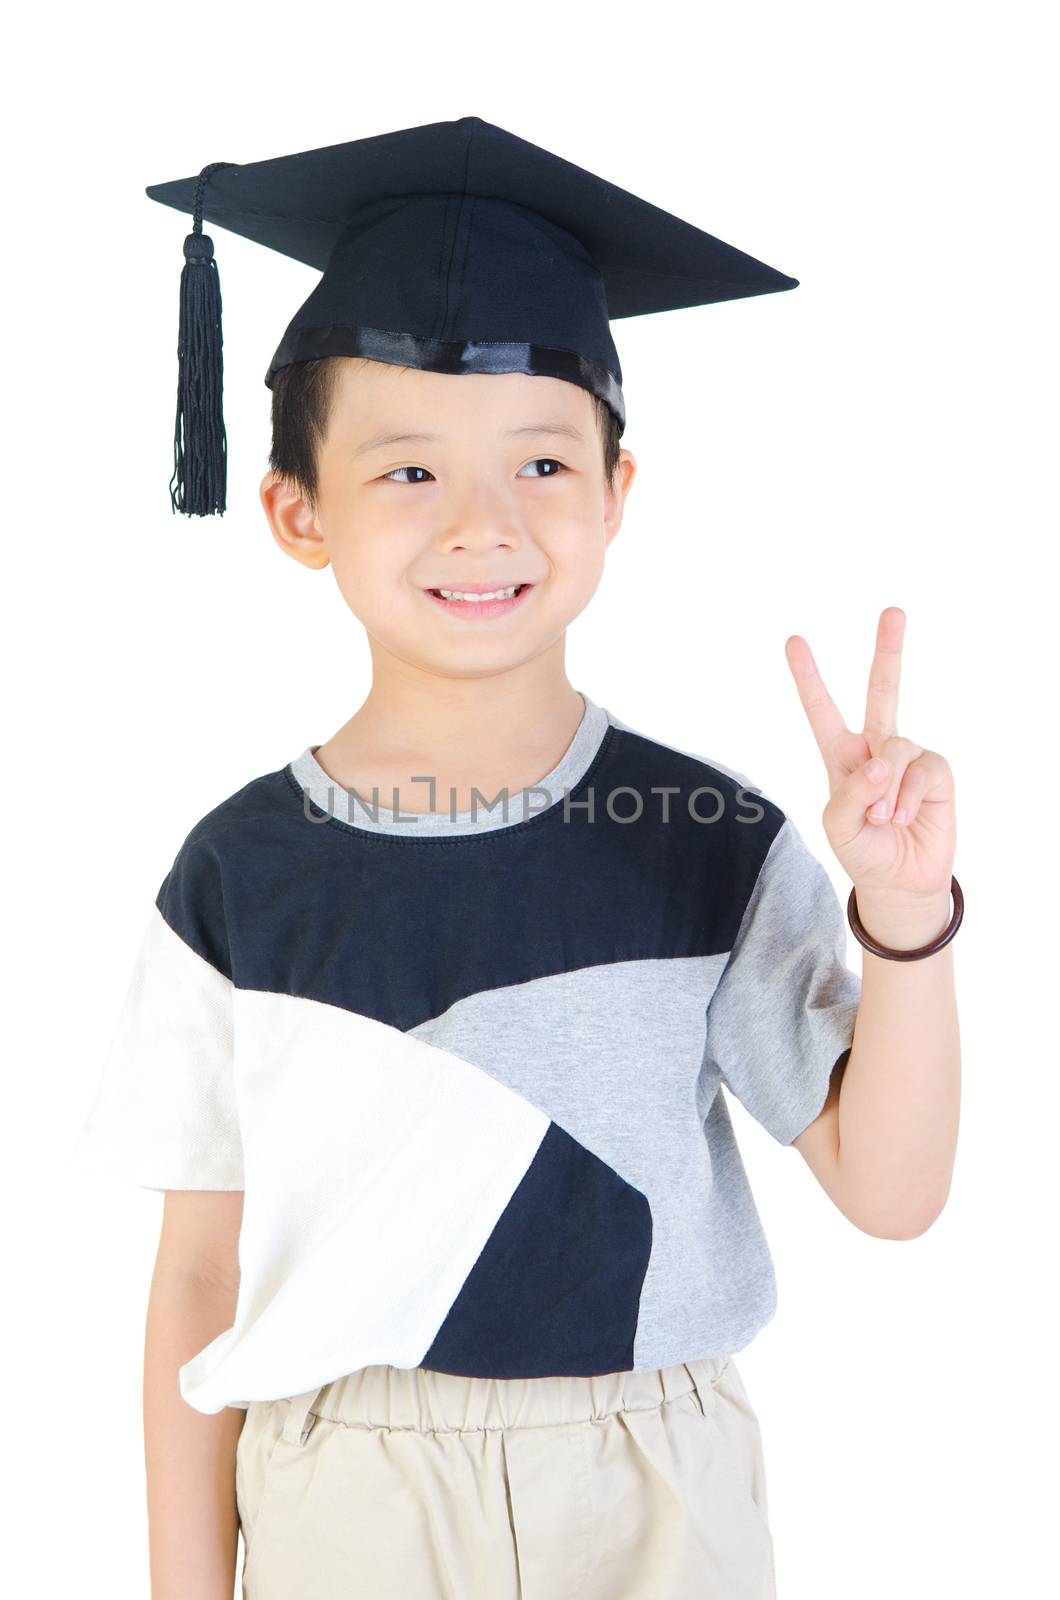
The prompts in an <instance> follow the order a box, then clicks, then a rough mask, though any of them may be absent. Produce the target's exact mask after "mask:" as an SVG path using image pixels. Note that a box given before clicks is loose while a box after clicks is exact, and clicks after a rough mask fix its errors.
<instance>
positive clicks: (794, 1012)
mask: <svg viewBox="0 0 1060 1600" xmlns="http://www.w3.org/2000/svg"><path fill="white" fill-rule="evenodd" d="M860 999H861V978H860V977H859V975H858V974H857V973H855V972H853V971H852V970H851V969H850V968H849V967H848V966H847V965H846V923H845V918H844V914H843V909H842V907H841V905H840V903H839V898H838V896H837V894H836V892H835V889H834V887H833V885H832V880H831V878H830V877H829V875H828V873H827V872H826V870H825V868H824V866H823V865H822V863H821V862H820V861H818V860H817V858H816V857H815V856H814V855H813V854H812V852H811V851H810V850H809V848H808V847H807V845H806V843H805V841H804V840H803V839H802V837H801V835H800V834H799V833H798V832H797V830H796V828H795V826H794V824H793V823H792V821H791V820H790V818H785V820H784V821H783V823H782V824H781V826H780V828H779V830H778V832H777V834H776V836H775V837H774V839H773V842H772V844H771V846H770V849H769V851H768V853H767V855H766V857H765V859H764V861H763V863H762V866H761V868H760V869H759V872H758V875H757V877H756V879H755V881H754V886H753V888H752V891H751V894H750V897H749V899H748V902H747V905H746V908H745V910H744V914H743V917H742V920H741V922H740V926H739V929H738V931H737V934H736V938H735V941H734V943H733V947H732V950H731V952H730V954H729V958H728V960H727V962H726V965H725V968H724V970H723V972H722V976H721V979H720V980H719V982H718V985H717V988H716V989H715V991H714V994H713V995H712V996H711V999H710V1003H709V1005H708V1007H707V1045H706V1059H707V1060H708V1061H713V1062H714V1063H715V1064H716V1066H717V1068H718V1069H719V1072H720V1076H721V1081H722V1083H724V1084H725V1086H726V1087H727V1088H728V1089H730V1090H731V1091H732V1093H733V1094H734V1095H735V1096H736V1098H737V1099H738V1100H739V1101H740V1102H741V1104H742V1105H743V1106H744V1107H745V1108H746V1109H747V1111H749V1112H750V1114H751V1116H752V1117H754V1118H755V1120H756V1121H757V1122H759V1123H761V1125H762V1126H763V1127H764V1128H765V1129H766V1130H767V1132H769V1133H771V1134H772V1135H773V1137H774V1139H776V1140H777V1141H778V1142H779V1143H780V1144H784V1145H790V1144H791V1143H792V1142H793V1140H794V1139H796V1138H797V1137H798V1135H799V1134H800V1133H802V1131H803V1130H804V1129H805V1128H807V1127H808V1126H809V1124H810V1123H811V1122H812V1121H813V1120H814V1118H815V1117H817V1116H818V1115H819V1114H820V1112H821V1111H822V1109H823V1108H824V1103H825V1100H826V1099H827V1098H828V1090H829V1084H830V1080H831V1076H832V1072H833V1070H834V1068H835V1067H836V1065H837V1063H838V1061H839V1058H840V1056H842V1055H843V1054H844V1053H845V1052H846V1051H847V1050H848V1049H849V1048H850V1046H851V1044H852V1043H853V1039H854V1023H855V1020H856V1017H857V1011H858V1005H859V1003H860Z"/></svg>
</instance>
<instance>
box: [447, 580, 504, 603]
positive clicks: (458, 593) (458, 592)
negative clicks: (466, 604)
mask: <svg viewBox="0 0 1060 1600" xmlns="http://www.w3.org/2000/svg"><path fill="white" fill-rule="evenodd" d="M519 587H520V585H519V584H517V583H515V584H513V585H512V587H511V588H510V589H494V590H493V591H492V592H491V593H490V594H465V593H464V591H463V590H462V589H439V590H438V593H439V594H440V595H442V597H443V598H444V599H446V600H512V599H514V597H515V593H516V590H517V589H519Z"/></svg>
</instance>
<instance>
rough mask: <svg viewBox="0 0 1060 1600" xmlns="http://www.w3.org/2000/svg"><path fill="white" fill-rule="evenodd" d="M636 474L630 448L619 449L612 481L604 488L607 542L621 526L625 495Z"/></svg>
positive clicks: (635, 466)
mask: <svg viewBox="0 0 1060 1600" xmlns="http://www.w3.org/2000/svg"><path fill="white" fill-rule="evenodd" d="M636 475H637V462H636V457H635V456H634V454H633V452H632V450H621V451H620V452H619V456H618V467H617V468H616V470H615V477H614V483H613V484H609V485H608V487H607V488H606V489H605V490H604V539H605V542H606V543H607V544H610V543H611V540H612V539H613V538H614V537H615V534H616V533H617V532H618V530H619V528H620V527H621V526H622V515H623V512H624V511H625V509H626V496H627V495H628V493H629V491H630V489H631V487H632V485H633V479H634V478H635V477H636Z"/></svg>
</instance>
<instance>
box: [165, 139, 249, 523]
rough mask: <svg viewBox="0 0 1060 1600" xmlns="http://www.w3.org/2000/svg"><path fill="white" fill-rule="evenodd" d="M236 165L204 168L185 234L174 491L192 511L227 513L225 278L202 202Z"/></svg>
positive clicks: (177, 502) (175, 501)
mask: <svg viewBox="0 0 1060 1600" xmlns="http://www.w3.org/2000/svg"><path fill="white" fill-rule="evenodd" d="M232 165H234V163H233V162H230V161H214V162H211V164H210V165H209V166H208V167H204V168H203V169H202V171H201V173H200V174H199V181H198V184H197V186H196V190H195V209H194V213H193V223H192V231H191V233H189V234H188V236H187V238H186V239H185V240H184V267H183V269H182V271H181V274H180V328H179V332H178V335H177V363H178V375H177V420H176V428H175V430H174V435H173V476H172V478H171V479H170V483H169V497H170V502H171V505H172V509H173V510H174V511H182V512H184V514H185V515H186V516H189V517H209V516H213V515H215V514H217V515H223V513H224V509H225V490H226V465H227V448H228V445H227V438H226V435H225V424H224V415H223V411H222V405H221V388H222V378H223V370H222V369H223V362H222V353H221V344H222V340H221V280H220V278H219V276H218V273H217V262H216V261H215V260H214V253H213V240H212V239H211V238H210V237H209V235H208V234H205V233H203V231H202V206H203V190H204V188H205V185H206V180H207V178H208V177H209V176H210V174H211V172H215V171H216V170H217V168H218V167H229V166H232Z"/></svg>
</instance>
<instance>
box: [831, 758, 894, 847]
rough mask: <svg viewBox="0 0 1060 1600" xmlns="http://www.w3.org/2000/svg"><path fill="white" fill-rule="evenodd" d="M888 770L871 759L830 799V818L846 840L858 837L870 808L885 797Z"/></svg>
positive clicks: (875, 759) (881, 762) (851, 775)
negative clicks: (836, 824) (844, 835)
mask: <svg viewBox="0 0 1060 1600" xmlns="http://www.w3.org/2000/svg"><path fill="white" fill-rule="evenodd" d="M890 775H891V769H890V766H889V764H888V763H887V762H886V761H883V760H881V758H880V757H879V756H873V757H872V758H871V760H869V761H866V762H865V763H864V764H863V765H862V766H860V767H855V769H854V771H853V772H852V773H850V775H849V776H848V777H847V779H846V781H845V782H844V783H842V784H840V786H839V788H838V790H837V791H836V793H835V794H834V795H833V796H832V799H831V802H830V805H829V810H830V812H831V815H832V818H833V819H834V821H835V822H836V823H838V824H839V827H840V828H841V829H842V830H843V832H844V833H846V834H847V835H848V836H851V835H853V834H856V833H858V832H859V831H860V830H861V828H862V826H863V824H864V822H865V814H866V812H867V811H868V809H869V807H870V806H871V805H874V804H875V802H876V801H877V800H880V799H882V798H883V797H884V796H885V795H886V793H887V781H888V779H889V778H890Z"/></svg>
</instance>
